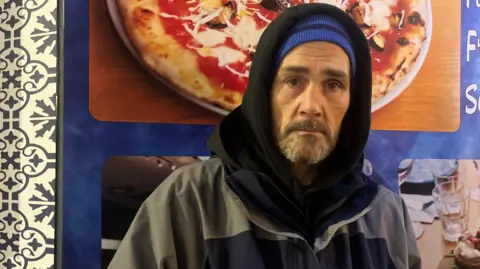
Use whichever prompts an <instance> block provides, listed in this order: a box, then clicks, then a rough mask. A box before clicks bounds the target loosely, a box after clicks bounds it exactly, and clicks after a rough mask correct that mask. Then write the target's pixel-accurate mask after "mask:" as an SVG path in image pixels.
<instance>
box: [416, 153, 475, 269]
mask: <svg viewBox="0 0 480 269" xmlns="http://www.w3.org/2000/svg"><path fill="white" fill-rule="evenodd" d="M459 166H460V169H459V170H460V171H464V172H465V176H464V177H463V179H465V181H466V182H465V183H466V184H467V186H468V187H469V189H470V191H472V190H473V189H474V188H476V187H478V185H479V184H480V178H478V175H477V169H476V168H475V165H474V163H473V161H471V160H468V161H467V160H460V161H459ZM469 211H470V215H469V231H470V232H475V231H476V230H477V228H478V221H479V220H480V203H479V202H476V201H474V200H472V199H470V210H469ZM423 228H424V232H423V234H422V236H421V237H420V238H418V240H417V242H418V248H419V250H420V256H421V257H422V268H423V269H450V268H451V266H452V264H453V263H454V259H453V257H451V256H450V255H449V252H450V251H451V250H452V249H453V248H455V243H451V242H447V241H444V240H443V236H442V223H441V221H440V220H439V219H436V220H434V222H433V223H432V224H423Z"/></svg>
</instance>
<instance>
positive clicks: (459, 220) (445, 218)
mask: <svg viewBox="0 0 480 269" xmlns="http://www.w3.org/2000/svg"><path fill="white" fill-rule="evenodd" d="M432 196H433V200H434V202H435V207H436V208H437V212H438V216H439V218H440V221H441V222H442V233H443V238H444V239H445V240H447V241H450V242H457V240H458V237H459V236H461V235H463V234H464V233H465V232H466V231H467V229H468V217H469V214H468V213H469V209H470V191H469V190H468V188H467V187H466V186H465V185H464V184H458V182H456V181H446V182H441V183H439V184H438V185H437V186H436V187H435V188H434V189H433V192H432Z"/></svg>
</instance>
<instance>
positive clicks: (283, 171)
mask: <svg viewBox="0 0 480 269" xmlns="http://www.w3.org/2000/svg"><path fill="white" fill-rule="evenodd" d="M314 15H315V16H319V15H328V16H329V17H331V18H333V19H335V20H336V21H338V22H339V23H340V24H341V25H342V26H343V28H344V30H345V31H346V33H347V35H348V37H349V39H350V40H351V41H352V50H353V54H354V58H355V66H354V67H353V68H354V69H355V75H354V78H353V81H352V83H351V88H350V95H351V97H350V105H349V108H348V110H347V113H346V115H345V117H344V120H343V122H342V126H341V131H340V136H339V139H338V142H337V145H336V147H335V149H334V150H333V151H332V153H331V154H330V155H329V156H328V157H327V158H326V159H325V160H323V161H322V162H321V163H319V165H318V170H319V171H318V172H319V173H318V178H316V179H315V180H314V181H313V183H312V184H311V185H310V186H308V187H301V186H300V185H299V183H298V182H297V180H295V179H294V177H293V174H292V170H291V165H290V163H289V161H288V160H287V159H286V158H285V157H284V156H283V155H282V153H281V152H280V150H279V149H278V146H277V144H276V140H275V138H274V134H273V124H272V116H271V108H270V100H271V90H272V85H273V80H274V77H275V75H276V71H277V70H276V67H278V63H277V62H276V61H277V60H278V57H277V54H278V51H279V49H280V47H281V46H282V44H283V43H284V41H285V40H286V38H288V36H289V35H291V31H292V29H293V28H294V27H295V25H297V23H298V22H299V21H301V20H302V19H304V18H306V17H309V16H314ZM371 91H372V73H371V58H370V50H369V46H368V43H367V40H366V38H365V35H364V34H363V32H362V31H361V30H360V29H359V27H358V26H357V24H356V23H355V22H354V20H353V19H351V18H350V16H349V15H348V14H347V13H346V12H344V11H342V10H340V9H339V8H337V7H335V6H332V5H329V4H320V3H315V4H300V5H297V6H294V7H291V8H288V9H286V10H285V11H283V12H282V13H281V14H280V15H279V16H278V17H277V18H276V19H275V20H273V21H272V22H271V23H270V24H269V26H268V27H267V28H266V29H265V31H264V33H263V34H262V36H261V38H260V41H259V43H258V46H257V49H256V53H255V55H254V59H253V62H252V66H251V69H250V74H249V83H248V86H247V89H246V91H245V93H244V96H243V101H242V104H241V106H239V107H238V108H236V109H235V110H234V111H232V112H231V113H230V114H229V115H227V116H226V117H225V119H224V120H223V121H222V122H221V123H220V124H219V125H218V126H217V127H216V129H215V131H214V133H213V134H212V136H211V137H210V138H209V140H208V147H209V148H210V149H211V151H212V152H213V153H214V154H215V155H217V156H218V157H219V158H221V159H222V161H223V162H224V163H225V164H226V165H227V166H228V167H229V169H231V170H232V171H236V170H241V169H247V170H249V171H252V172H254V173H261V174H262V175H265V176H266V177H265V178H267V179H266V181H267V183H266V184H268V185H270V184H273V185H274V186H275V188H276V189H278V190H280V191H281V192H282V194H283V195H285V196H286V197H288V198H290V199H294V200H296V202H298V200H299V199H302V197H305V195H306V194H307V193H312V192H316V191H319V190H325V189H328V188H331V187H333V185H335V184H337V183H339V181H340V180H342V179H344V178H352V177H348V176H347V175H348V174H349V173H356V174H357V177H353V178H355V179H354V180H350V181H349V182H344V184H347V185H348V186H350V187H348V188H346V189H348V190H349V191H347V193H348V192H350V191H353V189H356V188H358V187H359V186H360V185H361V183H360V182H359V181H361V178H360V179H358V176H360V175H361V169H362V164H363V150H364V147H365V145H366V143H367V139H368V135H369V132H370V117H371ZM263 184H265V183H263ZM347 193H345V195H347ZM342 196H344V195H342Z"/></svg>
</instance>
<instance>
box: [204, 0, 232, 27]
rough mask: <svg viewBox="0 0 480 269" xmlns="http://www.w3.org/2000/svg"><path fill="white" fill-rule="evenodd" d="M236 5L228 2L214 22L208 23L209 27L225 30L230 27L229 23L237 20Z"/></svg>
mask: <svg viewBox="0 0 480 269" xmlns="http://www.w3.org/2000/svg"><path fill="white" fill-rule="evenodd" d="M236 12H237V9H236V3H235V2H232V1H228V2H227V3H226V4H225V5H224V7H223V8H222V9H221V10H220V13H219V15H218V16H217V17H215V18H214V19H213V20H211V21H209V22H207V26H208V27H210V28H213V29H223V28H226V27H228V26H229V25H228V24H227V22H230V21H231V20H233V19H235V16H236Z"/></svg>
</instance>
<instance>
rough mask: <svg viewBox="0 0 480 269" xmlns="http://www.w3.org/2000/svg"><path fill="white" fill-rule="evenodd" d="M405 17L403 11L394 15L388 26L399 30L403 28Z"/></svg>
mask: <svg viewBox="0 0 480 269" xmlns="http://www.w3.org/2000/svg"><path fill="white" fill-rule="evenodd" d="M404 17H405V10H402V12H400V13H395V14H393V16H392V17H391V19H390V24H391V25H392V27H393V28H397V29H400V28H402V27H403V19H404Z"/></svg>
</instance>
